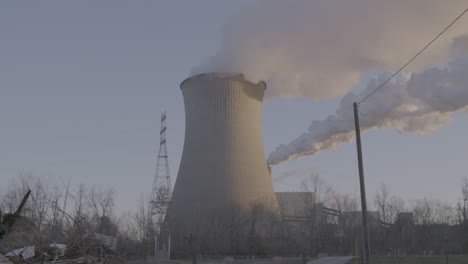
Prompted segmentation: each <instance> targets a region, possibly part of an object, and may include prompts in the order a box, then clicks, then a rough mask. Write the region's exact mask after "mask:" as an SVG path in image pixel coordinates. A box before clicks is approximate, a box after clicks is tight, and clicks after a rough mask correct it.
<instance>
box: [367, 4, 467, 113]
mask: <svg viewBox="0 0 468 264" xmlns="http://www.w3.org/2000/svg"><path fill="white" fill-rule="evenodd" d="M466 12H468V8H466V9H465V10H464V11H463V12H462V13H461V14H460V15H459V16H457V17H456V18H455V19H454V20H453V21H452V22H451V23H450V24H449V25H448V26H446V27H445V28H444V30H442V31H441V32H440V33H439V34H438V35H437V36H436V37H435V38H433V39H432V40H431V41H430V42H429V43H427V44H426V46H424V48H422V49H421V50H420V51H419V52H418V53H416V55H414V56H413V57H412V58H411V59H410V60H409V61H407V62H406V63H405V64H403V66H401V67H400V68H399V69H398V70H397V71H396V72H395V73H393V74H392V76H390V77H389V78H388V79H386V80H385V81H384V82H383V83H382V84H381V85H379V86H378V87H377V88H376V89H375V90H374V91H372V92H371V93H369V94H368V95H366V97H364V98H363V99H361V101H359V102H358V105H359V104H361V103H362V102H363V101H364V100H366V99H367V98H369V97H370V96H372V95H373V94H374V93H376V92H377V91H378V90H380V89H382V88H383V87H384V86H385V85H386V84H387V83H388V82H389V81H390V80H391V79H393V78H394V77H395V76H397V75H398V74H399V73H400V72H401V71H402V70H403V69H404V68H406V66H408V65H409V64H410V63H411V62H413V61H414V60H415V59H416V57H418V56H419V55H421V53H423V52H424V51H425V50H426V49H427V48H429V46H431V45H432V43H434V42H435V41H436V40H437V39H438V38H439V37H440V36H442V35H443V34H444V33H445V32H446V31H447V30H448V29H449V28H450V27H452V26H453V25H454V24H455V23H456V22H457V21H458V20H459V19H460V18H461V17H462V16H464V15H465V14H466Z"/></svg>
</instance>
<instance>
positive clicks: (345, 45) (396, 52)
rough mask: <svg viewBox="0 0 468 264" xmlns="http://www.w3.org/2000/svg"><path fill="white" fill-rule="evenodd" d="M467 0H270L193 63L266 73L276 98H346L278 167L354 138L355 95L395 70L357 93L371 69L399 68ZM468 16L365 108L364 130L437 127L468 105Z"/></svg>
mask: <svg viewBox="0 0 468 264" xmlns="http://www.w3.org/2000/svg"><path fill="white" fill-rule="evenodd" d="M466 5H467V2H466V0H448V1H440V0H412V1H407V0H392V1H388V0H314V1H310V0H293V1H283V0H260V1H258V5H256V6H252V7H250V8H247V9H244V10H242V11H241V12H240V14H239V15H238V16H236V17H234V18H233V19H232V20H231V21H230V22H229V23H228V24H227V25H226V26H225V28H224V31H223V35H222V46H221V48H220V50H219V51H218V52H217V53H216V54H215V55H214V56H213V57H211V58H208V59H207V60H206V61H205V62H203V63H202V64H200V65H198V66H197V67H195V68H194V69H193V72H192V74H200V73H204V72H242V73H244V75H245V77H246V78H247V79H249V80H252V81H259V80H265V81H266V82H267V84H268V89H267V97H272V96H278V97H286V98H287V97H296V96H307V97H309V98H311V99H313V100H322V99H327V98H332V97H336V96H343V95H344V97H343V99H342V102H341V105H340V107H339V109H338V110H337V112H336V113H335V114H334V115H330V116H328V117H327V118H326V119H324V120H317V121H313V122H312V124H311V126H310V128H309V131H307V132H306V133H304V134H302V135H301V136H299V137H298V138H296V139H294V140H292V141H291V142H290V143H289V144H287V145H280V146H279V147H278V148H277V149H276V150H275V151H274V152H273V153H271V154H270V155H269V158H268V163H269V164H278V163H281V162H284V161H287V160H290V159H295V158H298V157H300V156H303V155H311V154H314V153H317V152H318V151H320V150H323V149H333V148H334V147H336V146H337V145H338V144H339V142H342V141H350V140H351V139H352V138H353V131H354V130H353V129H354V124H353V117H352V111H350V109H352V108H351V107H352V106H351V105H352V101H355V100H359V99H360V98H362V96H363V95H365V94H367V93H368V91H369V90H372V89H373V88H375V87H376V86H377V85H378V84H379V83H380V81H382V79H383V78H384V77H385V76H388V73H384V74H382V75H380V76H377V77H376V79H374V80H372V81H370V82H369V83H368V85H367V89H366V91H364V92H363V93H362V94H353V93H350V91H351V90H352V89H353V88H354V87H356V86H357V85H358V84H359V83H360V82H361V78H362V77H363V75H364V74H366V73H372V72H375V71H377V70H378V71H387V72H391V71H393V70H395V69H396V68H397V67H398V66H400V65H401V64H402V63H403V62H405V61H406V60H407V59H408V58H410V57H411V56H413V55H414V54H415V53H416V52H417V51H418V50H419V49H420V48H421V47H422V46H424V45H425V44H426V43H427V42H428V41H429V40H431V39H432V38H433V37H434V36H435V35H436V34H437V33H439V32H440V31H441V30H442V29H443V27H444V26H446V25H447V24H448V23H449V22H451V21H452V20H453V18H454V17H456V16H457V15H458V14H459V13H460V12H461V11H462V10H463V9H465V8H466ZM466 28H468V19H467V18H463V19H462V20H460V21H459V22H458V23H457V24H456V25H455V26H454V27H453V28H451V29H450V30H449V31H448V32H447V33H446V34H444V36H443V37H442V38H441V39H439V40H438V41H437V42H436V43H435V44H434V45H433V46H431V48H430V49H429V50H428V51H427V52H426V53H424V55H423V56H421V57H419V58H418V60H417V61H415V63H414V64H412V65H411V67H410V68H408V69H407V70H409V71H411V72H412V73H411V72H408V73H406V74H405V75H403V76H400V77H399V78H398V79H396V80H395V81H394V82H392V83H391V84H389V85H390V86H393V87H386V88H385V92H383V93H384V94H383V95H377V96H374V97H372V99H371V100H369V101H366V102H365V104H364V103H363V104H362V105H361V111H363V112H364V113H366V115H367V116H365V117H361V119H362V123H361V125H362V130H364V131H365V130H369V129H372V128H378V127H382V126H390V127H393V128H395V129H397V130H398V131H409V132H414V133H417V134H422V135H424V134H427V133H429V132H430V131H432V130H434V129H436V128H437V127H439V126H441V125H443V124H445V123H447V122H449V121H450V115H451V113H453V112H455V111H460V110H463V109H466V105H467V101H468V100H467V99H468V95H467V90H468V89H467V87H466V85H467V84H468V82H467V81H468V79H467V78H468V77H466V76H468V63H467V60H468V59H466V58H462V57H461V56H462V55H463V54H467V53H468V37H467V36H466V35H464V34H466V33H467V32H466Z"/></svg>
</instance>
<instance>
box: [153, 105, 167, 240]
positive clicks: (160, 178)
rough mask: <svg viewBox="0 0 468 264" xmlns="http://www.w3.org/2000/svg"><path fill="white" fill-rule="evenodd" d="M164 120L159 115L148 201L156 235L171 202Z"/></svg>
mask: <svg viewBox="0 0 468 264" xmlns="http://www.w3.org/2000/svg"><path fill="white" fill-rule="evenodd" d="M166 119H167V115H166V112H163V113H162V114H161V130H160V133H159V134H160V140H159V153H158V158H157V162H156V171H155V173H154V180H153V189H152V192H151V200H150V207H151V208H150V214H151V215H152V218H153V219H154V223H155V225H156V226H155V227H156V234H157V235H158V234H159V232H160V231H161V227H162V225H163V223H164V218H165V216H166V212H167V209H168V206H169V202H170V200H171V176H170V174H169V160H168V156H167V142H166V130H167V127H166Z"/></svg>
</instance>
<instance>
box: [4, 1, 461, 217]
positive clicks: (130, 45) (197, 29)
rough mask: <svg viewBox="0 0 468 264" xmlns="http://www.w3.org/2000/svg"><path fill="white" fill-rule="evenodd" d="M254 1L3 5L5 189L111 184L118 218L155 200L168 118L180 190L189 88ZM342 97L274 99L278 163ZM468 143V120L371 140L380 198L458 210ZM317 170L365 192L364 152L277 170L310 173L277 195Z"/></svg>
mask: <svg viewBox="0 0 468 264" xmlns="http://www.w3.org/2000/svg"><path fill="white" fill-rule="evenodd" d="M252 2H253V1H248V0H243V1H240V0H238V1H228V0H226V1H219V0H211V1H209V0H203V1H188V0H187V1H120V0H118V1H116V0H112V1H110V0H108V1H84V0H83V1H15V0H10V1H1V2H0V186H1V187H0V191H4V189H5V185H6V184H7V182H8V180H9V179H11V178H14V177H15V176H16V175H17V173H18V172H20V171H23V172H30V173H32V174H33V175H36V176H40V177H51V178H55V177H60V178H62V179H64V180H66V179H70V180H71V182H72V183H76V184H77V183H84V184H87V185H98V186H110V187H112V188H114V189H115V190H116V191H117V203H116V205H117V207H118V208H119V209H118V210H123V209H131V208H132V207H133V206H135V205H136V201H137V199H138V197H139V195H140V194H141V193H149V192H150V191H151V189H150V188H151V185H152V181H153V174H154V170H155V165H156V155H157V151H158V146H159V116H160V114H161V112H162V111H164V110H166V111H167V112H168V134H167V139H168V151H169V160H170V171H171V174H172V182H173V183H174V182H175V178H176V175H177V171H178V166H179V162H180V156H181V151H182V147H183V136H184V108H183V101H182V95H181V92H180V89H179V84H180V82H181V81H183V80H184V79H185V78H187V77H188V76H189V74H190V71H191V68H192V67H193V66H194V65H197V64H199V63H200V61H202V60H203V59H205V58H206V57H208V56H211V55H213V53H214V52H215V51H216V50H217V49H218V48H219V46H220V40H221V32H222V29H223V25H224V24H225V23H226V21H227V20H229V18H230V17H232V16H233V15H235V14H237V13H238V12H239V10H241V9H242V8H244V7H246V6H248V5H251V4H252ZM428 19H430V18H428ZM339 100H340V98H334V99H328V100H323V101H320V102H314V101H311V100H310V99H308V98H301V97H300V98H294V99H280V98H272V99H270V100H268V101H266V102H265V104H264V114H263V137H264V144H265V152H266V154H268V153H270V152H271V151H272V150H274V149H275V148H276V146H277V145H278V144H280V143H285V142H288V141H289V140H290V139H292V138H294V137H296V136H297V135H299V134H301V133H302V132H303V131H306V129H307V127H308V126H309V124H310V121H312V120H315V119H322V118H324V117H326V116H327V115H329V114H331V113H333V112H334V111H335V109H336V108H337V105H338V103H339ZM351 110H352V109H350V111H351ZM466 135H468V116H467V115H466V114H465V113H462V114H457V115H455V118H454V121H453V122H452V123H451V124H449V125H447V126H444V127H442V128H440V129H438V130H437V131H436V132H435V133H433V134H431V135H430V136H428V137H417V136H415V135H409V134H399V133H397V132H395V131H393V130H390V129H382V130H374V131H371V132H369V133H367V134H365V135H364V136H363V144H364V145H363V146H364V159H365V160H364V165H365V170H366V171H365V172H366V180H367V182H366V183H367V187H368V192H369V197H371V196H373V194H374V190H375V189H376V187H377V186H378V185H379V184H381V183H386V184H387V185H388V187H389V189H390V191H391V192H392V193H394V194H397V195H399V196H402V197H404V198H406V199H408V200H412V199H416V198H422V197H433V198H438V199H442V200H445V201H448V202H451V203H454V202H456V201H457V199H458V197H459V196H460V190H459V186H460V182H461V178H462V177H463V176H468V162H467V160H468V155H467V154H468V140H467V136H466ZM309 168H313V169H315V170H316V171H318V172H319V173H320V174H321V175H322V177H323V178H324V179H325V180H326V181H327V182H328V183H329V184H331V185H333V186H334V187H335V188H336V189H337V190H338V191H340V192H348V193H351V194H358V190H359V189H358V176H357V165H356V150H355V145H354V143H352V144H343V145H341V146H340V147H338V148H337V149H336V150H333V151H325V152H321V153H319V154H318V155H315V156H309V157H305V158H301V159H298V160H295V161H291V162H288V163H285V164H281V165H278V166H275V167H274V168H273V177H276V176H278V175H279V174H281V173H284V172H287V171H291V170H298V171H302V172H303V173H302V174H303V175H298V176H295V177H290V178H287V179H285V180H283V181H280V182H277V183H276V184H275V189H276V190H281V191H285V190H290V191H294V190H300V188H301V187H300V182H301V181H302V180H303V179H305V178H306V177H307V175H304V174H306V173H304V172H305V171H308V169H309Z"/></svg>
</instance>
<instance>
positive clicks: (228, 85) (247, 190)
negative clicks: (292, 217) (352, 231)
mask: <svg viewBox="0 0 468 264" xmlns="http://www.w3.org/2000/svg"><path fill="white" fill-rule="evenodd" d="M265 88H266V86H265V83H263V82H259V83H257V84H254V83H252V82H249V81H247V80H245V79H244V78H243V77H242V75H229V74H228V75H220V74H207V75H199V76H195V77H192V78H189V79H187V80H186V81H184V82H183V83H182V84H181V89H182V93H183V97H184V103H185V118H186V127H185V142H184V149H183V154H182V159H181V163H180V167H179V173H178V175H177V180H176V184H175V187H174V192H173V196H172V201H171V214H172V217H174V219H173V220H174V223H175V224H176V225H177V224H178V223H181V222H185V223H186V222H187V221H195V220H196V219H197V218H199V217H202V216H204V215H213V214H216V213H217V212H221V211H222V210H223V209H229V208H231V207H236V208H239V209H241V210H248V209H249V208H250V207H251V206H252V205H254V204H261V205H264V206H265V207H266V208H270V209H271V210H275V211H276V210H277V203H276V199H275V195H274V192H273V186H272V182H271V176H270V174H269V172H268V168H267V164H266V160H265V153H264V148H263V141H262V129H261V117H262V101H263V95H264V92H265Z"/></svg>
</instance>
